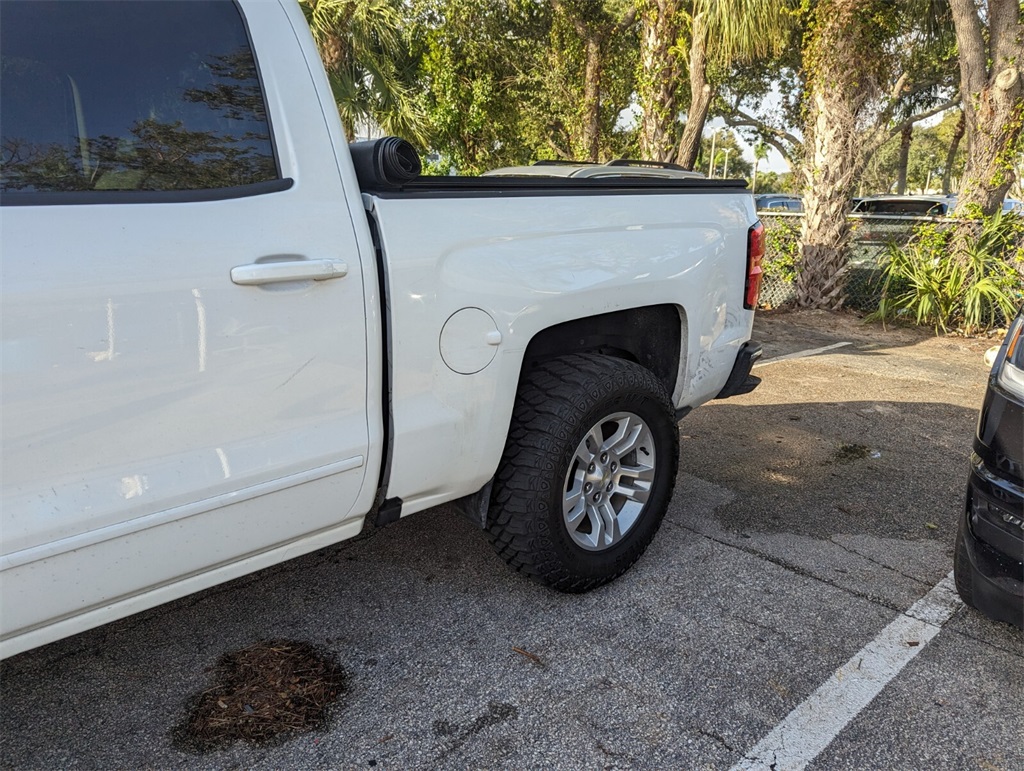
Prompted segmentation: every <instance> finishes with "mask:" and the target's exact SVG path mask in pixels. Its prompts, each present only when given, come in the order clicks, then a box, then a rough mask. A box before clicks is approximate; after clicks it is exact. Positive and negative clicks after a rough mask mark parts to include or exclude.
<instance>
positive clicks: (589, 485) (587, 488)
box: [583, 482, 594, 493]
mask: <svg viewBox="0 0 1024 771" xmlns="http://www.w3.org/2000/svg"><path fill="white" fill-rule="evenodd" d="M593 489H594V485H593V483H592V482H587V483H586V484H585V485H583V492H585V493H589V492H590V491H591V490H593Z"/></svg>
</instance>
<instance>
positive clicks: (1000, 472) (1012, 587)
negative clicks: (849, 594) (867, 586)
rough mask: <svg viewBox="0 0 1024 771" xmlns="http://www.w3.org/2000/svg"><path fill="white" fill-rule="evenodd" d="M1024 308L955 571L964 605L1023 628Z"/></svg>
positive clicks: (991, 390)
mask: <svg viewBox="0 0 1024 771" xmlns="http://www.w3.org/2000/svg"><path fill="white" fill-rule="evenodd" d="M1022 418H1024V307H1021V310H1020V313H1018V314H1017V318H1016V319H1015V320H1014V322H1013V324H1012V325H1011V326H1010V331H1009V332H1008V333H1007V335H1006V339H1005V340H1004V341H1003V344H1002V346H1001V347H1000V349H999V353H998V355H997V356H996V360H995V363H994V364H993V365H992V373H991V374H990V375H989V380H988V390H987V391H986V392H985V402H984V404H983V405H982V407H981V415H980V417H979V418H978V433H977V436H975V438H974V452H972V453H971V472H970V478H969V482H968V485H967V505H966V506H965V507H964V513H963V516H961V518H960V527H959V529H958V531H957V536H956V561H955V563H954V572H955V576H956V588H957V591H958V592H959V593H960V596H961V597H962V598H963V600H964V602H966V603H967V604H968V605H972V606H974V607H975V608H977V609H978V610H980V611H981V612H982V613H984V614H985V615H987V616H990V617H991V618H994V619H996V620H997V621H1006V622H1008V623H1011V624H1014V625H1015V626H1018V627H1024V419H1022Z"/></svg>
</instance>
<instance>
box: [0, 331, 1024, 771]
mask: <svg viewBox="0 0 1024 771" xmlns="http://www.w3.org/2000/svg"><path fill="white" fill-rule="evenodd" d="M755 337H757V338H758V339H760V340H761V341H762V342H764V344H765V358H766V359H770V358H774V357H776V356H780V355H784V354H788V353H792V352H795V351H800V350H805V349H809V348H817V347H823V346H828V345H832V344H835V343H837V342H850V343H851V345H848V346H845V347H842V348H837V349H834V350H832V351H829V352H826V353H824V354H822V355H818V356H814V357H809V358H798V359H792V360H788V361H781V362H777V363H773V364H769V365H768V366H765V367H762V368H760V369H759V370H758V374H759V375H761V376H762V377H763V378H764V383H763V384H762V386H761V387H760V388H758V389H757V390H756V391H754V392H753V393H751V394H748V395H746V396H742V397H737V398H734V399H729V400H724V401H721V402H715V403H712V404H709V405H706V406H705V407H702V408H701V409H699V410H696V411H695V412H694V413H692V414H691V415H690V416H689V417H687V418H686V419H685V420H684V421H683V422H682V423H681V424H680V435H681V442H682V465H681V469H680V475H679V480H678V485H677V491H676V494H675V497H674V499H673V503H672V506H671V508H670V511H669V514H668V516H667V518H666V521H665V524H664V526H663V528H662V530H661V532H660V533H659V534H658V536H657V538H656V539H655V541H654V544H653V545H652V547H651V548H650V550H649V551H648V552H647V554H646V555H645V556H644V558H643V559H642V560H641V561H640V562H639V563H638V564H637V565H636V566H635V567H634V568H633V569H632V570H631V571H630V572H629V573H627V574H626V575H625V576H624V577H623V578H621V579H620V580H618V581H616V582H615V583H614V584H612V585H610V586H607V587H604V588H602V589H599V590H597V591H594V592H591V593H590V594H586V595H582V596H567V595H559V594H556V593H553V592H551V591H548V590H546V589H544V588H542V587H539V586H535V585H533V584H531V583H529V582H527V581H526V580H524V579H522V578H520V577H519V576H517V575H515V574H513V573H511V572H510V571H509V570H508V569H507V568H506V567H505V566H504V564H502V563H501V562H500V561H499V560H498V559H497V558H496V557H495V556H494V555H493V554H492V552H491V550H490V547H489V546H488V545H487V543H486V541H485V539H484V538H483V537H482V536H481V534H480V533H479V532H478V531H476V530H475V529H474V527H473V525H471V524H470V523H469V522H468V521H466V520H463V519H461V518H459V517H458V516H457V515H455V514H454V513H453V512H452V511H451V510H449V509H448V508H446V507H442V508H438V509H434V510H431V511H429V512H425V513H423V514H420V515H417V516H415V517H412V518H410V519H409V520H407V521H404V522H401V523H399V524H398V525H395V526H391V527H388V528H384V529H381V530H376V531H373V532H372V533H370V534H368V535H367V536H364V537H361V538H359V539H357V540H355V541H350V542H347V543H344V544H341V545H338V546H335V547H331V548H328V549H324V550H322V551H319V552H316V553H314V554H311V555H308V556H306V557H302V558H299V559H296V560H293V561H291V562H288V563H286V564H283V565H280V566H277V567H275V568H272V569H270V570H266V571H263V572H261V573H258V574H255V575H253V576H249V577H246V578H244V579H240V580H238V581H234V582H232V583H229V584H226V585H224V586H221V587H218V588H216V589H213V590H209V591H206V592H203V593H201V594H198V595H193V596H192V597H189V598H186V599H184V600H181V601H178V602H175V603H171V604H169V605H165V606H163V607H160V608H157V609H155V610H152V611H149V612H146V613H143V614H141V615H138V616H134V617H131V618H128V619H125V620H123V621H120V622H117V623H114V624H109V625H107V626H105V627H102V628H99V629H95V630H92V631H90V632H87V633H84V634H81V635H78V636H76V637H72V638H69V639H66V640H63V641H60V642H57V643H54V644H52V645H49V646H46V647H44V648H40V649H37V650H35V651H31V652H28V653H25V654H22V655H19V656H16V657H14V658H12V659H10V660H8V661H6V662H4V663H3V664H2V665H0V688H2V701H0V766H2V767H4V768H58V767H60V768H103V769H106V768H121V767H124V768H138V767H149V768H242V767H244V768H254V769H280V768H328V767H330V768H368V767H378V768H384V767H387V768H395V769H428V768H431V769H432V768H451V769H456V768H459V769H461V768H550V767H557V768H566V769H574V768H588V769H589V768H688V769H689V768H693V769H698V768H709V769H717V768H729V767H731V766H732V765H733V764H734V763H736V762H738V761H739V760H740V759H741V758H742V756H743V754H744V753H746V752H748V750H749V749H750V748H751V747H752V746H753V745H755V744H756V743H757V742H758V740H759V739H761V737H763V736H764V735H765V734H767V733H768V732H769V731H770V730H771V729H772V728H773V727H774V726H775V725H776V724H777V723H778V722H779V721H780V720H782V719H783V718H784V717H785V716H786V715H787V714H788V713H789V712H790V710H792V709H793V708H794V707H796V706H797V705H799V704H800V703H801V702H802V701H803V700H804V699H805V698H807V696H808V695H809V694H811V693H812V692H814V691H815V689H816V688H817V687H818V686H819V685H820V684H821V683H823V682H824V681H826V680H828V679H829V678H830V677H832V676H833V675H834V673H835V670H836V668H837V667H840V666H841V665H842V664H844V663H845V662H846V661H847V660H849V659H850V657H851V656H852V655H854V654H855V653H857V651H858V650H859V649H860V648H861V647H862V646H864V645H865V644H866V643H868V642H869V641H871V640H872V639H873V638H874V637H875V636H876V635H877V634H878V632H879V631H880V630H881V629H882V628H883V627H885V626H886V625H887V624H888V623H889V622H890V621H892V620H893V619H894V618H895V617H896V616H898V615H899V614H900V613H901V612H902V611H904V610H906V609H907V608H908V607H909V606H910V605H911V604H912V603H914V602H915V601H916V600H918V599H919V598H920V597H922V596H923V595H924V594H925V593H926V592H928V591H929V589H931V587H933V586H934V585H935V584H936V583H938V582H939V581H940V580H941V579H942V578H943V577H944V576H945V575H946V574H947V573H948V572H949V571H950V570H951V567H952V564H951V563H952V560H951V557H952V549H953V537H954V533H955V528H956V517H957V513H958V510H959V509H960V506H961V501H962V496H963V491H964V485H965V483H966V465H967V456H968V452H969V448H970V441H971V437H972V434H973V431H974V424H975V420H976V417H977V409H978V407H979V406H980V403H981V398H982V394H983V392H984V385H985V379H986V375H987V369H986V367H985V366H984V364H983V363H982V354H983V352H984V350H985V349H986V348H987V347H989V345H991V344H993V343H994V342H995V341H992V340H964V339H956V338H936V337H932V336H930V335H928V334H925V333H922V332H920V331H918V330H902V329H890V330H888V331H883V330H882V329H881V328H880V327H877V326H867V325H864V324H862V323H861V322H860V320H858V319H856V318H855V317H853V316H848V315H835V314H824V313H799V314H778V313H775V314H764V315H761V316H760V317H759V318H758V320H757V322H756V331H755ZM272 638H285V639H292V640H299V641H306V642H310V643H313V644H314V645H316V646H317V647H318V648H320V649H321V650H324V651H327V652H329V653H330V654H331V655H332V656H334V657H336V659H337V660H338V661H340V663H341V665H342V666H343V667H344V669H345V670H346V672H347V674H348V678H347V688H348V689H347V691H346V692H345V693H344V695H343V696H342V697H341V699H340V700H339V701H338V702H337V704H336V705H335V707H334V708H333V709H332V711H331V713H330V720H329V722H328V725H327V726H326V728H322V729H319V730H316V731H313V732H310V733H306V734H303V735H300V736H297V737H294V738H291V739H289V740H287V741H284V742H281V743H278V744H275V745H272V746H258V747H254V746H249V745H247V744H242V743H237V744H235V745H233V746H231V747H230V748H228V749H223V750H217V751H213V752H209V753H206V754H195V753H192V752H187V751H184V750H182V749H179V748H178V745H176V744H175V742H174V741H173V738H172V732H173V729H174V727H175V726H176V725H178V724H179V723H180V722H181V721H182V719H183V717H184V714H185V710H186V708H187V705H188V703H189V701H190V699H192V698H193V697H194V696H195V694H197V693H199V692H202V691H203V690H205V689H208V688H210V687H211V684H212V681H211V677H212V668H213V667H214V665H215V664H216V662H217V660H218V658H219V657H220V656H221V655H222V654H223V653H225V652H227V651H232V650H237V649H240V648H243V647H245V646H248V645H250V644H252V643H253V642H255V641H258V640H262V639H272ZM1022 695H1024V637H1022V635H1021V633H1020V632H1019V631H1017V630H1015V629H1013V628H1011V627H1009V626H1006V625H1002V624H997V623H994V622H991V621H988V620H987V619H985V618H983V617H981V616H980V615H978V614H977V613H975V612H974V611H972V610H970V609H966V608H961V609H960V610H958V611H957V612H956V614H955V615H954V617H953V618H952V619H951V620H950V621H949V622H948V623H947V624H946V625H945V626H944V627H943V629H942V631H941V632H940V633H939V635H938V636H937V637H936V638H935V639H934V640H933V641H932V642H931V643H930V644H928V645H927V646H926V647H924V648H923V649H922V650H921V651H920V653H919V655H917V657H916V658H914V659H913V660H912V661H911V662H910V664H909V665H908V666H907V667H906V668H905V669H904V670H903V671H902V672H901V673H900V674H898V675H897V676H896V678H895V679H894V680H893V681H892V682H890V683H889V684H888V685H887V686H886V687H885V688H884V689H883V690H882V691H881V693H880V694H879V695H878V696H877V697H876V698H875V699H874V700H873V701H872V702H871V703H870V704H869V705H868V706H867V708H866V709H864V710H863V711H862V712H860V713H859V714H858V715H857V716H856V717H855V718H854V719H853V720H852V721H851V722H850V723H849V724H848V725H847V726H846V727H845V728H844V729H843V730H842V731H841V732H840V734H839V735H838V736H837V737H836V739H835V740H834V741H833V742H832V743H831V744H829V745H828V747H827V748H826V749H825V750H824V751H823V752H822V753H821V754H820V755H818V757H817V758H816V759H815V760H814V761H813V762H812V763H811V765H810V768H822V769H862V768H899V769H917V768H920V769H934V768H944V769H985V770H986V771H992V770H993V769H1006V770H1007V771H1009V769H1020V768H1024V742H1022V741H1021V732H1020V731H1021V729H1020V726H1021V725H1024V698H1022Z"/></svg>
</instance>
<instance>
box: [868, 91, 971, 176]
mask: <svg viewBox="0 0 1024 771" xmlns="http://www.w3.org/2000/svg"><path fill="white" fill-rule="evenodd" d="M959 118H960V113H959V112H958V111H956V110H950V111H948V112H947V113H946V115H945V116H944V117H943V119H942V122H941V123H939V124H938V125H936V126H926V127H915V129H914V137H913V140H912V141H911V143H910V157H909V159H908V163H907V192H908V193H917V192H920V193H927V192H929V191H931V192H936V191H938V190H940V189H941V185H942V177H943V174H944V173H945V172H946V156H947V154H948V151H949V147H950V144H951V142H952V139H953V132H954V130H955V128H956V123H957V121H958V120H959ZM899 147H900V138H899V136H894V137H892V138H891V139H890V140H889V141H887V142H886V143H885V144H884V145H882V147H881V148H879V149H878V150H877V151H876V152H875V153H874V155H872V156H871V160H870V161H869V162H868V164H867V167H866V168H865V169H864V174H863V176H862V177H861V179H860V184H859V185H858V189H857V192H858V195H875V194H877V193H888V192H892V191H893V190H894V189H895V185H896V178H897V176H898V175H899ZM966 157H967V144H966V142H961V143H960V146H959V148H958V149H957V153H956V156H955V157H954V159H953V168H952V169H951V172H952V176H953V177H954V178H959V177H960V176H961V175H962V174H963V171H964V162H965V160H966Z"/></svg>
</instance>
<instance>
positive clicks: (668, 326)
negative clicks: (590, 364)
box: [519, 304, 687, 396]
mask: <svg viewBox="0 0 1024 771" xmlns="http://www.w3.org/2000/svg"><path fill="white" fill-rule="evenodd" d="M686 330H687V317H686V312H685V310H684V309H683V308H681V307H679V306H677V305H672V304H660V305H649V306H644V307H639V308H628V309H625V310H621V311H613V312H611V313H602V314H598V315H595V316H587V317H585V318H580V319H572V320H571V321H566V322H562V323H561V324H555V325H553V326H551V327H548V328H546V329H542V330H541V331H539V332H537V333H536V334H535V335H534V336H533V337H532V338H531V339H530V343H529V345H527V347H526V352H525V354H524V356H523V363H522V369H521V371H520V378H519V379H520V383H521V382H522V381H523V379H524V378H525V377H526V376H527V375H528V374H529V372H530V371H531V370H532V369H534V368H535V367H537V366H538V365H539V364H540V363H542V362H545V361H549V360H551V359H555V358H558V357H561V356H567V355H571V354H599V355H603V356H611V357H614V358H618V359H626V360H627V361H632V362H635V363H636V364H639V365H640V366H642V367H644V368H645V369H647V370H649V371H650V372H652V373H653V374H654V376H655V377H657V378H658V380H659V381H661V383H662V385H664V387H665V390H666V391H667V392H668V393H669V395H670V396H675V395H676V394H677V393H678V389H677V385H678V383H679V381H680V380H681V374H682V368H683V367H685V364H686Z"/></svg>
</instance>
